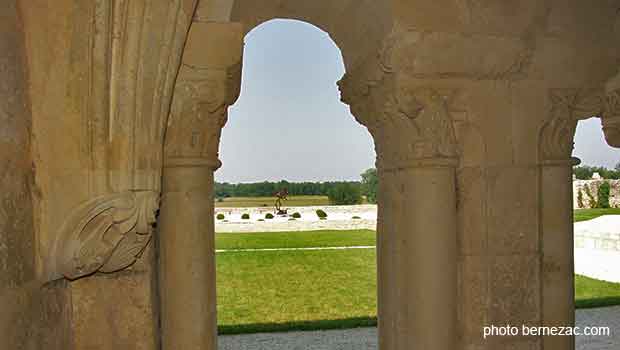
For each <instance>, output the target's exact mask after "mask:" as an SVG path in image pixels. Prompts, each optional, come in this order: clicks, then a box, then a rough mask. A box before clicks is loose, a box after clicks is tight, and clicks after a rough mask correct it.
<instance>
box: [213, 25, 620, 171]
mask: <svg viewBox="0 0 620 350" xmlns="http://www.w3.org/2000/svg"><path fill="white" fill-rule="evenodd" d="M343 74H344V64H343V62H342V56H341V53H340V50H339V49H338V47H336V45H335V44H334V42H333V41H332V40H331V39H330V38H329V36H328V35H327V34H326V33H325V32H323V31H321V30H320V29H318V28H316V27H314V26H312V25H309V24H306V23H303V22H299V21H289V20H275V21H270V22H267V23H264V24H262V25H260V26H259V27H257V28H255V29H254V30H253V31H251V32H250V33H249V34H248V35H247V36H246V38H245V51H244V66H243V80H242V86H241V96H240V97H239V100H238V101H237V103H236V104H235V105H233V106H232V107H231V108H230V110H229V118H228V123H227V125H226V127H225V128H224V131H223V134H222V143H221V146H220V158H221V159H222V162H223V164H224V165H223V166H222V168H221V169H220V170H218V171H217V173H216V180H217V181H220V182H224V181H226V182H235V183H236V182H256V181H265V180H270V181H277V180H281V179H286V180H289V181H305V180H308V181H326V180H343V179H346V180H358V179H359V174H360V173H362V172H363V171H364V170H365V169H368V168H370V167H373V166H374V161H375V152H374V145H373V141H372V138H371V136H370V134H369V133H368V131H367V130H366V129H365V128H364V127H363V126H361V125H360V124H358V123H357V122H356V121H355V119H354V118H353V116H352V115H351V114H350V113H349V108H348V107H347V106H346V105H344V104H342V103H341V102H340V93H339V91H338V87H337V86H336V82H337V81H338V80H340V78H341V77H342V75H343ZM574 153H575V156H578V157H579V158H581V159H582V161H583V164H588V165H602V166H607V167H613V166H614V165H615V164H616V163H617V162H618V161H620V151H617V150H613V149H612V148H610V147H609V146H607V145H606V144H605V141H604V139H603V134H602V131H601V128H600V121H599V120H598V119H590V120H587V121H582V122H580V123H579V125H578V129H577V136H576V138H575V152H574Z"/></svg>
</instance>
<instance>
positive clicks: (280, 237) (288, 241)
mask: <svg viewBox="0 0 620 350" xmlns="http://www.w3.org/2000/svg"><path fill="white" fill-rule="evenodd" d="M375 244H376V233H375V231H371V230H351V231H304V232H269V233H218V234H216V235H215V247H216V249H270V248H311V247H352V246H374V245H375Z"/></svg>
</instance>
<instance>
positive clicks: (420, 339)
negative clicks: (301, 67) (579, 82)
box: [339, 68, 459, 350]
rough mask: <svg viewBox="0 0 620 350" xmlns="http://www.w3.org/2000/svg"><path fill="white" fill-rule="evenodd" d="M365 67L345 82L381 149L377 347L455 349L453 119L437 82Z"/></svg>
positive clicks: (347, 96)
mask: <svg viewBox="0 0 620 350" xmlns="http://www.w3.org/2000/svg"><path fill="white" fill-rule="evenodd" d="M370 69H372V68H370ZM371 72H372V71H371ZM363 73H365V74H359V75H358V76H355V75H347V76H346V77H345V78H344V79H343V80H342V81H341V82H340V83H339V85H340V88H341V91H342V98H343V100H344V101H345V102H347V103H348V104H349V105H350V106H351V111H352V112H353V114H354V115H355V117H356V118H357V120H358V121H359V122H360V123H362V124H364V125H365V126H366V127H367V128H368V130H369V131H370V133H371V134H372V135H373V138H374V141H375V147H376V151H377V169H378V171H379V185H380V188H381V190H380V192H379V212H378V226H377V271H378V272H377V273H378V298H379V300H378V314H379V347H380V348H381V349H382V350H410V349H428V350H454V349H455V348H456V346H457V329H456V326H457V303H456V300H457V264H458V261H457V249H456V247H457V226H456V225H457V212H456V174H455V172H456V167H457V165H458V159H459V158H458V152H457V146H456V136H455V131H454V125H453V121H452V118H451V116H450V113H449V110H448V106H447V103H446V100H445V98H444V96H443V95H442V94H441V93H439V92H438V91H437V90H435V89H434V88H432V87H426V86H424V87H420V86H417V85H416V84H417V83H420V82H417V81H415V80H414V79H411V77H409V76H407V75H403V74H398V73H391V72H390V71H389V70H387V71H386V70H385V69H381V70H380V71H379V72H375V73H377V74H371V73H368V71H366V72H363ZM368 76H373V77H375V78H374V79H372V80H368V79H367V78H364V77H368Z"/></svg>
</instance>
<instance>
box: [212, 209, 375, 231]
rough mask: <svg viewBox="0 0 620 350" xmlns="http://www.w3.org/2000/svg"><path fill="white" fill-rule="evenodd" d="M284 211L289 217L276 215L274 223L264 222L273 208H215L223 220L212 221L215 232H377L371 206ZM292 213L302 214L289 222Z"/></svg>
mask: <svg viewBox="0 0 620 350" xmlns="http://www.w3.org/2000/svg"><path fill="white" fill-rule="evenodd" d="M287 209H288V214H289V215H288V216H277V215H276V216H275V217H274V218H273V219H265V215H267V214H268V213H271V214H274V210H273V208H216V209H215V215H216V216H217V215H218V214H223V215H224V217H225V219H224V220H215V232H221V233H223V232H278V231H315V230H361V229H368V230H375V229H376V228H377V206H376V205H372V204H363V205H327V206H322V207H288V208H287ZM318 209H321V210H323V211H325V212H326V213H327V218H326V220H320V219H319V217H318V216H317V215H316V211H317V210H318ZM294 213H299V214H301V218H297V219H294V220H292V219H293V218H292V217H291V215H292V214H294ZM243 214H248V215H249V216H250V219H247V220H244V219H242V215H243ZM353 217H356V219H353ZM259 220H263V221H259Z"/></svg>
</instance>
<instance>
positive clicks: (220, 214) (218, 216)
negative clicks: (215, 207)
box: [216, 213, 226, 220]
mask: <svg viewBox="0 0 620 350" xmlns="http://www.w3.org/2000/svg"><path fill="white" fill-rule="evenodd" d="M216 218H217V219H218V220H224V219H225V218H226V216H224V214H222V213H219V214H217V216H216Z"/></svg>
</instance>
